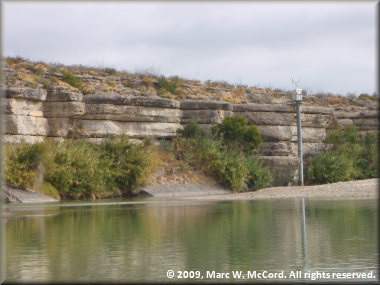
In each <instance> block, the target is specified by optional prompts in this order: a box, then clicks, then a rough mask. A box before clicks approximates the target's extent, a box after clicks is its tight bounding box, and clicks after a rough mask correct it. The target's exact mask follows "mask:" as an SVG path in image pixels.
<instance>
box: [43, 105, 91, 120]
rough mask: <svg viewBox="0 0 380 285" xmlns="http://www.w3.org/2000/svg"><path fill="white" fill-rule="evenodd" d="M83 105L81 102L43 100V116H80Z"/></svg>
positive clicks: (83, 111) (82, 111)
mask: <svg viewBox="0 0 380 285" xmlns="http://www.w3.org/2000/svg"><path fill="white" fill-rule="evenodd" d="M84 107H85V105H84V104H83V103H82V102H45V103H44V117H45V118H81V117H82V116H83V115H84V113H85V110H84Z"/></svg>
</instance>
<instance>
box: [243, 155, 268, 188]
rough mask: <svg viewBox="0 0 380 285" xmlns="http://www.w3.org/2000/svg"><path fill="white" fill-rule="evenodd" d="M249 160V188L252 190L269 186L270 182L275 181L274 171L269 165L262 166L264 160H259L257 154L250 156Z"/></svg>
mask: <svg viewBox="0 0 380 285" xmlns="http://www.w3.org/2000/svg"><path fill="white" fill-rule="evenodd" d="M247 162H248V166H247V167H248V179H247V188H248V189H249V190H251V191H252V190H258V189H262V188H265V187H268V184H269V183H270V182H272V181H273V178H272V172H273V171H272V170H271V169H270V168H269V166H265V167H264V166H262V161H259V160H258V157H257V156H253V157H251V158H248V159H247Z"/></svg>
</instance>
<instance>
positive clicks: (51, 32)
mask: <svg viewBox="0 0 380 285" xmlns="http://www.w3.org/2000/svg"><path fill="white" fill-rule="evenodd" d="M374 7H375V2H364V3H355V2H354V3H351V2H347V3H339V2H334V3H326V2H319V3H318V2H304V3H297V2H293V3H292V2H289V3H281V2H269V3H263V2H238V3H233V2H220V3H216V2H215V3H211V2H208V3H201V2H162V3H155V2H142V3H137V2H113V3H105V2H93V3H91V2H84V3H73V2H66V3H65V2H59V3H52V2H40V3H28V2H3V8H4V9H3V17H2V20H3V24H4V27H3V31H4V33H3V46H4V51H5V55H13V54H14V52H20V53H21V54H26V55H29V56H31V57H32V58H33V59H36V60H39V59H41V60H44V61H63V62H64V63H66V64H70V63H72V64H74V63H82V64H89V65H91V64H94V63H96V62H102V61H104V62H105V63H106V64H110V65H114V66H117V67H119V68H125V69H130V70H131V69H132V70H133V69H134V67H135V66H146V67H149V66H152V65H153V66H156V67H158V66H161V72H162V73H163V74H165V75H167V76H168V75H174V74H178V75H187V76H188V77H195V75H196V74H198V75H197V78H198V79H201V80H206V79H212V80H230V82H231V83H238V82H239V81H242V83H244V84H248V85H256V84H260V85H272V86H273V87H284V88H291V87H292V86H291V78H292V77H294V78H295V77H298V76H300V77H301V83H303V84H304V85H305V86H308V87H309V88H311V89H314V90H316V89H323V90H325V91H331V92H339V93H342V94H346V93H347V92H352V91H356V92H359V93H361V92H367V93H372V92H374V91H375V11H374V10H375V9H374Z"/></svg>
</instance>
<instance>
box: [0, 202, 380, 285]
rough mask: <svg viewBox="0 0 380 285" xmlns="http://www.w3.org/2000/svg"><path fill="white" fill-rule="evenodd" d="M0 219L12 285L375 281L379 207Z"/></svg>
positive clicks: (150, 205)
mask: <svg viewBox="0 0 380 285" xmlns="http://www.w3.org/2000/svg"><path fill="white" fill-rule="evenodd" d="M4 212H6V213H10V214H11V215H10V218H9V219H8V221H7V222H6V223H5V229H6V260H7V262H6V263H7V268H6V271H7V279H6V281H7V282H12V283H14V282H139V281H140V282H174V283H178V282H192V283H193V282H200V283H202V282H216V281H227V282H245V283H246V282H253V283H259V282H269V283H272V282H287V283H289V282H295V283H298V282H313V281H314V282H324V281H325V282H336V281H338V282H355V283H357V282H366V283H368V282H374V283H375V282H378V280H379V269H378V265H379V264H378V260H379V259H378V258H379V256H378V204H377V200H376V199H356V200H354V199H345V200H341V199H330V200H321V199H304V200H302V199H272V200H254V201H220V202H193V201H175V200H159V199H154V198H136V199H126V198H124V199H113V200H97V201H91V202H83V201H81V202H79V201H75V202H61V203H49V204H38V205H37V204H34V205H31V204H30V205H27V204H26V205H6V206H5V209H4ZM180 277H181V278H180Z"/></svg>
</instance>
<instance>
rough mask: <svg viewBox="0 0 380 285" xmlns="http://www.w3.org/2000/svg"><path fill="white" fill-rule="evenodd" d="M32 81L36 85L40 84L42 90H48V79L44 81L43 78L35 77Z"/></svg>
mask: <svg viewBox="0 0 380 285" xmlns="http://www.w3.org/2000/svg"><path fill="white" fill-rule="evenodd" d="M34 81H35V82H36V83H38V84H42V86H43V88H44V89H48V87H49V85H50V83H51V82H50V80H49V79H46V78H43V77H36V78H35V79H34Z"/></svg>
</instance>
